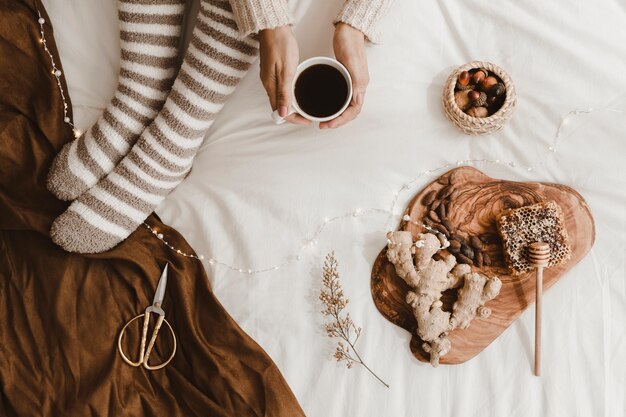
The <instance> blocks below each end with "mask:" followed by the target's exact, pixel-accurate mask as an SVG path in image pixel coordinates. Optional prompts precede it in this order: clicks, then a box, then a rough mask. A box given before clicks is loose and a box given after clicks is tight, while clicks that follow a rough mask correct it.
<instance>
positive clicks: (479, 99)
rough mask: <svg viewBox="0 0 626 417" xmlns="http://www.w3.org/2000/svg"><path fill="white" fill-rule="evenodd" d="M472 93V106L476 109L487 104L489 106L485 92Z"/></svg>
mask: <svg viewBox="0 0 626 417" xmlns="http://www.w3.org/2000/svg"><path fill="white" fill-rule="evenodd" d="M472 93H476V94H472ZM472 93H470V100H471V101H472V105H473V106H474V107H483V106H484V105H485V104H487V94H485V93H483V92H480V93H479V92H478V91H472Z"/></svg>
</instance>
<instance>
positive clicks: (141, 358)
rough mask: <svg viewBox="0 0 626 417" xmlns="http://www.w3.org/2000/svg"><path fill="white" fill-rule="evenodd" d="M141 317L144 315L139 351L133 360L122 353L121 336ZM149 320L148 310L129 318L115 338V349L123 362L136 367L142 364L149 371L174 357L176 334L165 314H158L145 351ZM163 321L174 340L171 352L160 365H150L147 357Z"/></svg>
mask: <svg viewBox="0 0 626 417" xmlns="http://www.w3.org/2000/svg"><path fill="white" fill-rule="evenodd" d="M141 317H144V320H143V329H142V332H141V346H140V351H139V361H137V362H133V361H132V360H130V359H129V358H128V357H127V356H126V355H125V354H124V350H123V349H122V338H123V336H124V333H125V332H126V328H127V327H128V326H129V325H130V324H131V323H132V322H134V321H135V320H137V319H140V318H141ZM149 322H150V312H148V313H147V314H146V313H142V314H139V315H138V316H135V317H133V318H132V319H131V320H129V321H128V323H126V324H125V325H124V327H123V328H122V330H121V331H120V335H119V337H118V339H117V350H118V351H119V353H120V356H121V357H122V359H123V360H124V362H126V363H127V364H129V365H130V366H133V367H137V366H141V365H143V367H144V368H146V369H148V370H150V371H154V370H157V369H161V368H163V367H164V366H166V365H167V364H168V363H170V361H171V360H172V359H173V358H174V355H175V354H176V335H175V334H174V329H172V326H171V325H170V323H169V322H168V321H167V320H165V316H164V315H161V314H159V318H158V319H157V323H156V326H155V328H154V330H153V331H152V337H151V338H150V342H149V343H148V350H147V351H146V350H145V346H146V339H147V336H148V325H149ZM163 322H165V324H167V327H168V328H169V330H170V333H171V334H172V339H173V340H174V349H173V350H172V354H171V355H170V357H169V358H168V359H167V361H165V362H163V363H162V364H160V365H156V366H150V365H148V358H149V357H150V353H151V352H152V348H153V347H154V343H155V341H156V338H157V335H158V333H159V329H160V328H161V325H162V324H163Z"/></svg>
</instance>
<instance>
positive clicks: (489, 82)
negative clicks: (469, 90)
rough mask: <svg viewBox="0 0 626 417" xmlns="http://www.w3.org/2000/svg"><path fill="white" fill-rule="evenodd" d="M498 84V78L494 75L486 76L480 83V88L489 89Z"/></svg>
mask: <svg viewBox="0 0 626 417" xmlns="http://www.w3.org/2000/svg"><path fill="white" fill-rule="evenodd" d="M496 84H498V80H497V79H496V77H494V76H489V77H486V78H485V79H484V80H483V81H482V82H481V83H480V88H481V90H483V91H489V89H490V88H491V87H493V86H494V85H496Z"/></svg>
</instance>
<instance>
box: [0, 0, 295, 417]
mask: <svg viewBox="0 0 626 417" xmlns="http://www.w3.org/2000/svg"><path fill="white" fill-rule="evenodd" d="M37 8H39V10H40V11H41V12H42V14H43V15H44V17H45V18H46V20H47V21H48V19H47V16H46V15H45V10H44V7H43V5H42V4H41V3H40V1H39V0H0V388H1V390H0V415H2V416H5V415H6V416H20V417H25V416H126V415H128V416H168V417H169V416H185V417H190V416H241V417H245V416H289V417H297V416H302V415H304V414H303V412H302V410H301V409H300V407H299V405H298V403H297V401H296V399H295V398H294V396H293V394H292V393H291V391H290V389H289V387H288V386H287V384H286V383H285V381H284V379H283V377H282V376H281V374H280V372H279V370H278V369H277V367H276V365H275V364H274V363H273V362H272V361H271V359H270V358H269V357H268V356H267V355H266V354H265V353H264V352H263V350H262V349H261V348H260V347H259V346H258V345H257V344H256V343H255V342H254V341H253V340H252V339H251V338H250V337H248V336H247V335H246V334H245V333H244V332H243V331H242V330H241V329H240V328H239V327H238V326H237V324H236V323H235V322H234V321H233V320H232V319H231V318H230V316H229V315H228V314H227V313H226V312H225V311H224V309H223V308H222V306H221V305H220V304H219V302H218V301H217V300H216V298H215V296H214V295H213V293H212V292H211V289H210V287H209V283H208V280H207V277H206V274H205V271H204V269H203V266H202V264H201V263H200V262H199V261H197V260H194V259H190V258H185V257H182V256H180V255H177V254H175V253H173V252H172V251H171V250H170V249H168V248H166V247H165V246H164V245H163V244H162V243H161V242H160V241H159V240H158V239H156V238H154V237H153V236H151V234H150V232H149V231H148V230H147V229H146V228H143V227H142V228H140V229H139V230H137V231H136V232H135V233H133V234H132V235H131V236H130V238H128V239H127V240H126V241H125V242H124V243H123V244H121V245H119V246H118V247H117V248H115V249H114V250H112V251H110V252H108V253H104V254H99V255H91V256H82V255H75V254H69V253H67V252H64V251H63V250H61V249H60V248H58V247H56V246H55V245H54V244H53V243H52V242H51V240H50V238H49V237H48V230H49V227H50V224H51V222H52V220H53V219H54V218H55V217H56V216H57V215H58V214H60V213H61V212H62V211H63V210H64V209H65V207H66V205H67V204H66V203H64V202H60V201H58V200H56V199H55V198H54V197H53V196H52V195H51V194H50V193H48V191H47V190H46V187H45V178H46V174H47V171H48V168H49V166H50V163H51V161H52V158H53V157H54V155H55V154H56V152H57V151H58V150H59V149H60V148H61V146H62V145H63V144H64V143H65V142H67V141H69V140H70V139H71V138H72V132H71V130H70V128H69V127H68V126H67V125H66V124H64V123H63V120H62V118H63V112H62V102H61V98H60V94H59V90H58V88H57V86H56V81H55V79H54V77H52V76H51V74H50V68H51V67H50V61H49V58H48V56H47V55H46V53H45V52H44V50H43V48H42V46H41V44H40V43H39V33H38V29H39V25H38V24H37V13H36V9H37ZM46 27H47V29H48V33H47V39H48V46H49V48H50V49H51V51H52V53H53V55H54V56H55V61H56V62H57V63H60V60H59V57H58V54H57V50H56V47H55V45H54V40H53V39H52V36H51V30H50V26H49V23H46ZM64 88H65V86H64ZM65 91H67V89H66V90H65ZM148 223H150V224H151V225H152V226H154V227H156V228H158V229H159V230H160V231H161V232H162V233H163V234H164V235H165V236H166V237H167V240H169V241H170V242H173V243H174V244H175V245H176V246H178V247H181V248H183V249H184V250H186V251H191V249H190V248H189V247H188V245H187V243H186V242H185V241H184V239H183V238H182V237H181V236H180V235H179V234H178V233H177V232H176V231H175V230H173V229H171V228H169V227H167V226H165V225H163V224H161V222H160V221H159V219H158V218H157V217H156V216H155V215H152V216H151V217H150V218H149V219H148ZM166 262H169V264H170V268H169V270H170V274H169V282H168V288H167V293H166V298H165V301H164V309H165V311H166V314H167V319H168V320H169V321H170V322H171V324H172V326H173V328H174V330H175V331H176V334H177V337H178V342H179V345H178V352H177V354H176V356H175V358H174V360H173V361H172V362H171V363H170V365H169V366H167V367H166V368H164V369H162V370H160V371H154V372H150V371H146V370H144V369H143V368H132V367H130V366H128V365H126V364H125V363H124V362H122V360H121V359H120V357H119V355H118V353H117V350H116V342H117V340H116V339H117V335H118V333H119V331H120V329H121V327H122V325H123V324H124V323H125V322H126V321H127V320H128V319H130V318H132V317H134V316H135V315H136V314H138V313H139V312H141V311H142V310H143V309H144V308H145V307H146V306H147V305H148V304H150V302H151V300H152V297H153V295H154V291H155V288H156V283H157V280H158V278H159V275H160V271H161V269H162V267H163V266H164V265H165V263H166ZM164 330H166V329H165V328H164ZM134 332H135V333H136V334H138V326H137V328H136V329H135V330H134ZM132 339H133V338H132V337H131V338H130V339H129V341H131V340H132ZM134 339H135V342H136V337H134ZM129 347H130V345H129ZM170 347H171V341H170V340H169V339H168V337H167V331H163V332H162V336H161V337H160V338H159V342H158V343H157V352H156V354H157V355H159V356H164V357H166V356H167V354H168V352H169V348H170ZM153 359H155V360H156V359H157V358H153Z"/></svg>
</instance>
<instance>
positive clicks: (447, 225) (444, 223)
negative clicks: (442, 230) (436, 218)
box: [441, 219, 453, 233]
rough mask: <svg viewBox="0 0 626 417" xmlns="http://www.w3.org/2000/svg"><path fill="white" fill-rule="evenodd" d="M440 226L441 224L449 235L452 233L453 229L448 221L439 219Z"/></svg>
mask: <svg viewBox="0 0 626 417" xmlns="http://www.w3.org/2000/svg"><path fill="white" fill-rule="evenodd" d="M441 224H443V225H444V226H445V227H446V229H448V230H449V231H450V233H452V230H453V228H452V223H451V222H450V220H448V219H441Z"/></svg>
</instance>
